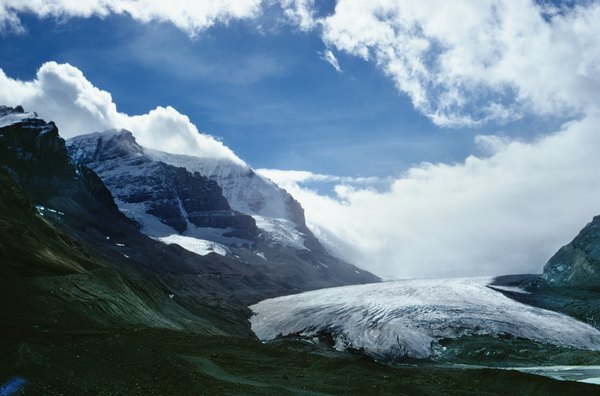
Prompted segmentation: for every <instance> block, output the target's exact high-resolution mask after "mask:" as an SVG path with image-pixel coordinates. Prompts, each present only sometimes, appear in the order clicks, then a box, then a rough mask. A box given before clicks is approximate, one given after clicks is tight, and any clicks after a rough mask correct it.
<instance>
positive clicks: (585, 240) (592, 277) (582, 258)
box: [543, 216, 600, 287]
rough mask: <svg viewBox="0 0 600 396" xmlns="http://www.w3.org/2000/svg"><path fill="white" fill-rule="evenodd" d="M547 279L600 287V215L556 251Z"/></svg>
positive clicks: (575, 284)
mask: <svg viewBox="0 0 600 396" xmlns="http://www.w3.org/2000/svg"><path fill="white" fill-rule="evenodd" d="M543 277H544V279H545V280H546V281H547V282H548V283H550V284H553V285H571V286H596V287H598V286H600V216H596V217H594V219H593V220H592V222H591V223H589V224H587V225H586V226H585V227H584V228H583V229H582V230H581V231H580V232H579V235H577V236H576V237H575V239H573V241H571V243H569V244H568V245H565V246H563V247H562V248H560V250H559V251H558V252H556V254H555V255H554V256H553V257H552V258H551V259H550V260H549V261H548V263H547V264H546V265H545V266H544V275H543Z"/></svg>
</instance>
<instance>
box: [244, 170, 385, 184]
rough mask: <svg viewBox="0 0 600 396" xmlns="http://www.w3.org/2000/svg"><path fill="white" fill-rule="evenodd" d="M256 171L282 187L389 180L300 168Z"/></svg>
mask: <svg viewBox="0 0 600 396" xmlns="http://www.w3.org/2000/svg"><path fill="white" fill-rule="evenodd" d="M256 172H257V173H259V174H260V175H262V176H264V177H266V178H268V179H270V180H271V181H273V182H274V183H276V184H278V185H280V186H282V187H284V188H286V187H288V186H292V187H293V186H296V185H297V184H303V183H309V182H333V183H346V184H357V185H381V184H383V183H387V182H390V181H391V180H390V179H382V178H379V177H350V176H334V175H325V174H322V173H313V172H309V171H302V170H281V169H256Z"/></svg>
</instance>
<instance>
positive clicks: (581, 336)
mask: <svg viewBox="0 0 600 396" xmlns="http://www.w3.org/2000/svg"><path fill="white" fill-rule="evenodd" d="M493 279H494V278H483V277H482V278H456V279H412V280H400V281H390V282H385V283H377V284H367V285H358V286H343V287H335V288H329V289H322V290H316V291H311V292H305V293H301V294H295V295H289V296H284V297H278V298H273V299H268V300H264V301H261V302H259V303H257V304H255V305H252V306H250V309H251V310H252V311H253V316H252V317H251V318H250V322H251V326H252V331H253V332H254V333H255V334H256V335H257V337H258V338H259V339H260V340H263V341H267V340H273V339H275V338H277V337H280V336H287V335H299V336H302V337H307V338H310V337H317V336H319V335H321V334H328V335H329V336H331V338H332V339H333V341H334V342H335V348H336V349H338V350H350V349H354V350H361V351H363V352H364V353H365V354H366V355H368V356H370V357H372V358H374V359H376V360H381V361H392V360H394V359H397V358H403V357H408V358H417V359H424V358H434V357H435V356H436V355H438V354H440V353H442V351H443V347H442V346H441V345H440V343H439V341H440V340H442V339H447V338H458V337H461V336H468V335H490V336H498V335H504V334H510V335H512V336H514V337H521V338H525V339H528V340H532V341H536V342H541V343H549V344H554V345H558V346H565V347H572V348H579V349H588V350H599V349H600V331H598V330H597V329H595V328H594V327H592V326H590V325H587V324H585V323H583V322H580V321H577V320H575V319H573V318H571V317H569V316H566V315H563V314H560V313H556V312H553V311H549V310H545V309H541V308H537V307H533V306H529V305H525V304H522V303H519V302H517V301H515V300H512V299H510V298H508V297H506V296H505V295H504V294H502V293H501V291H500V290H495V289H494V288H493V287H494V286H492V285H491V284H492V282H493Z"/></svg>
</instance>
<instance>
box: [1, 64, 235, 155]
mask: <svg viewBox="0 0 600 396" xmlns="http://www.w3.org/2000/svg"><path fill="white" fill-rule="evenodd" d="M0 103H3V104H6V105H11V106H16V105H22V106H23V107H24V108H25V109H26V110H28V111H36V112H37V113H38V114H39V115H40V117H42V118H44V119H46V120H48V121H49V120H53V121H55V122H56V124H57V126H58V127H59V129H60V134H61V136H63V137H65V138H69V137H72V136H76V135H80V134H83V133H88V132H94V131H102V130H106V129H114V128H118V129H120V128H125V129H128V130H130V131H131V132H132V133H133V134H134V136H135V137H136V139H137V140H138V142H139V143H140V144H141V145H143V146H145V147H148V148H153V149H157V150H161V151H167V152H170V153H175V154H187V155H195V156H198V157H211V158H228V159H231V160H232V161H235V162H237V163H243V161H242V160H240V159H239V158H238V157H237V156H236V155H235V154H234V153H233V152H232V151H231V150H230V149H229V148H228V147H226V146H225V145H224V144H223V143H221V142H220V141H218V140H216V139H215V138H214V137H212V136H209V135H206V134H201V133H200V132H199V131H198V129H197V128H196V126H195V125H194V124H192V122H191V121H190V119H189V118H188V117H187V116H185V115H183V114H180V113H179V112H178V111H177V110H175V109H174V108H172V107H170V106H167V107H157V108H156V109H154V110H152V111H150V112H149V113H147V114H142V115H134V116H130V115H127V114H125V113H121V112H119V111H118V110H117V106H116V105H115V103H114V102H113V101H112V96H111V95H110V93H108V92H106V91H103V90H101V89H99V88H97V87H95V86H94V85H93V84H92V83H91V82H90V81H88V80H87V79H86V78H85V76H84V75H83V73H82V72H81V71H80V70H79V69H77V68H76V67H73V66H71V65H69V64H57V63H56V62H47V63H44V64H43V65H42V66H41V67H40V69H39V70H38V72H37V75H36V77H35V79H33V80H32V81H19V80H15V79H12V78H10V77H9V76H7V75H6V74H5V73H4V71H3V70H2V69H0Z"/></svg>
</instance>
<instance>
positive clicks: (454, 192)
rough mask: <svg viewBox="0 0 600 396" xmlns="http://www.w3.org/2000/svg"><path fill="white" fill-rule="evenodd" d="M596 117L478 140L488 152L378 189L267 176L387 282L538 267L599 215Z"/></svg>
mask: <svg viewBox="0 0 600 396" xmlns="http://www.w3.org/2000/svg"><path fill="white" fill-rule="evenodd" d="M599 123H600V117H599V116H597V115H596V116H588V117H586V118H585V119H583V120H581V121H577V122H572V123H569V124H566V125H565V126H564V127H563V128H562V129H561V130H560V131H557V132H556V133H554V134H551V135H549V136H546V137H544V138H541V139H540V140H538V141H536V142H533V143H522V142H514V141H512V142H507V141H501V140H498V139H487V140H486V139H482V142H483V141H485V143H486V148H487V150H490V151H491V150H494V152H493V154H491V155H490V156H488V157H476V156H470V157H468V158H467V159H466V160H465V161H464V162H463V163H460V164H454V165H448V164H430V163H427V164H422V165H420V166H417V167H413V168H411V169H410V170H408V171H407V172H406V173H405V174H404V175H403V176H402V177H400V178H398V179H396V180H395V181H393V183H392V184H391V187H390V188H389V189H387V190H386V191H384V192H378V191H376V190H374V189H372V188H368V186H367V187H365V186H357V185H350V184H349V183H344V182H339V183H338V184H337V185H336V187H335V196H325V195H321V194H319V193H318V192H316V191H315V190H311V189H309V188H306V187H305V185H304V183H305V182H306V181H308V180H313V181H314V180H324V179H326V178H324V177H322V176H320V175H316V176H315V177H312V176H311V175H310V174H302V173H300V174H299V173H297V172H292V173H290V174H289V175H286V174H285V171H281V172H279V174H277V173H275V172H273V171H271V172H270V173H266V174H267V175H268V176H269V177H271V178H273V179H274V180H277V181H278V182H279V183H281V185H282V186H284V187H285V188H286V189H287V190H288V191H290V193H291V194H292V195H294V197H296V198H297V199H298V200H299V201H300V202H301V204H302V205H303V207H304V209H305V211H306V217H307V221H308V222H309V227H310V228H311V229H312V230H313V231H314V232H315V234H316V235H317V236H318V237H319V238H321V239H322V240H323V241H324V242H325V243H326V244H327V245H328V246H329V248H330V249H332V251H333V252H335V253H336V254H338V255H340V256H341V257H343V258H345V259H347V260H349V261H350V262H353V263H355V264H357V265H359V266H361V267H363V268H366V269H369V270H371V271H374V272H375V273H377V274H379V275H382V276H385V277H388V278H402V277H423V276H433V277H440V276H466V275H497V274H507V273H524V272H530V273H539V272H540V271H541V269H542V266H543V265H544V263H545V262H546V260H547V259H548V258H549V257H550V256H551V255H552V254H553V253H554V252H555V251H556V250H557V249H558V248H559V247H560V246H561V245H563V244H565V243H567V242H568V241H569V240H570V239H572V238H573V237H574V235H576V233H577V232H578V230H579V229H581V228H582V227H583V225H584V224H586V223H587V222H588V221H590V220H591V218H592V216H594V215H597V214H599V213H600V201H599V200H598V197H599V196H600V178H599V177H598V172H597V170H598V169H600V156H598V149H599V148H600V134H599V133H598V125H600V124H599Z"/></svg>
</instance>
